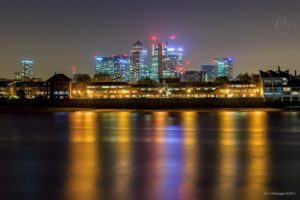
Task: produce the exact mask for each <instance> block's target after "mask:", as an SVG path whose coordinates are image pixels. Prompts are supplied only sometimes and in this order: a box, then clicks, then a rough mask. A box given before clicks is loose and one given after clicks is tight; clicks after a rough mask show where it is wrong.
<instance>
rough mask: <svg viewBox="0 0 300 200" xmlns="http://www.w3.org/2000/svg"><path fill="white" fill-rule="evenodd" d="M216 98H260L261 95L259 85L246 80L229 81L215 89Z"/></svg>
mask: <svg viewBox="0 0 300 200" xmlns="http://www.w3.org/2000/svg"><path fill="white" fill-rule="evenodd" d="M215 96H216V97H218V98H261V97H263V93H262V89H261V87H260V85H257V84H254V83H250V82H248V81H230V82H228V83H227V84H225V85H222V86H220V87H219V88H218V89H217V90H216V91H215Z"/></svg>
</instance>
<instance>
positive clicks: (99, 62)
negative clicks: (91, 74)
mask: <svg viewBox="0 0 300 200" xmlns="http://www.w3.org/2000/svg"><path fill="white" fill-rule="evenodd" d="M95 66H96V71H95V73H96V74H108V75H110V76H111V77H113V76H114V62H113V57H96V58H95Z"/></svg>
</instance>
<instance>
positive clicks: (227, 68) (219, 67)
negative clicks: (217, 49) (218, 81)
mask: <svg viewBox="0 0 300 200" xmlns="http://www.w3.org/2000/svg"><path fill="white" fill-rule="evenodd" d="M213 62H214V66H215V73H216V77H218V76H226V77H227V78H229V79H232V78H233V59H232V58H231V57H225V58H215V59H214V60H213Z"/></svg>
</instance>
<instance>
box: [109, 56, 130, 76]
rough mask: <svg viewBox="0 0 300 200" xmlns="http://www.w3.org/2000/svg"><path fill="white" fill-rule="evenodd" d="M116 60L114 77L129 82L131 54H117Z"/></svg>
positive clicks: (114, 58)
mask: <svg viewBox="0 0 300 200" xmlns="http://www.w3.org/2000/svg"><path fill="white" fill-rule="evenodd" d="M113 60H114V79H115V80H116V81H119V82H127V81H129V80H130V59H129V56H128V55H126V54H124V55H116V56H114V57H113Z"/></svg>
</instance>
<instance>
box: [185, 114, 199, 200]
mask: <svg viewBox="0 0 300 200" xmlns="http://www.w3.org/2000/svg"><path fill="white" fill-rule="evenodd" d="M181 119H182V126H183V127H182V129H183V151H184V152H183V156H184V160H183V161H184V166H183V180H182V185H181V188H180V199H182V200H184V199H197V196H196V191H195V184H196V181H197V176H195V174H197V173H198V170H200V168H199V163H198V162H199V158H200V157H199V152H198V141H197V140H198V138H200V137H197V130H198V128H199V127H198V117H197V113H196V112H183V113H182V114H181Z"/></svg>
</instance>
